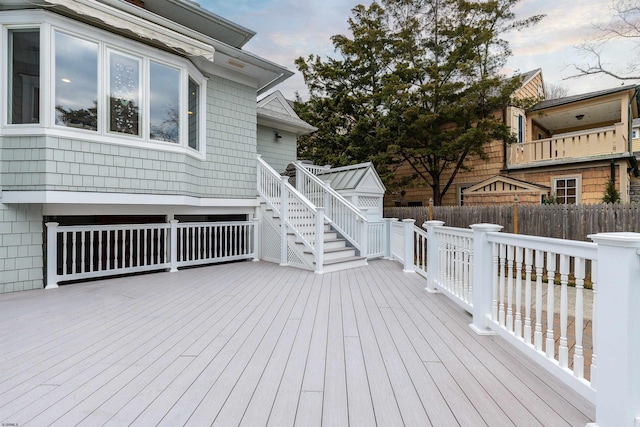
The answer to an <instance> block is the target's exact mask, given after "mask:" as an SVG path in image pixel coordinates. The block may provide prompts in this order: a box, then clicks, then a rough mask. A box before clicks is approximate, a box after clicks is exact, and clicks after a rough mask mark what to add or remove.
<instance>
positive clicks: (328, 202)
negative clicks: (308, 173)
mask: <svg viewBox="0 0 640 427" xmlns="http://www.w3.org/2000/svg"><path fill="white" fill-rule="evenodd" d="M324 185H326V186H327V188H331V181H325V182H324ZM323 203H324V206H323V208H324V214H325V215H326V216H328V217H329V218H331V215H332V214H333V212H331V194H330V193H329V192H328V191H325V192H324V199H323Z"/></svg>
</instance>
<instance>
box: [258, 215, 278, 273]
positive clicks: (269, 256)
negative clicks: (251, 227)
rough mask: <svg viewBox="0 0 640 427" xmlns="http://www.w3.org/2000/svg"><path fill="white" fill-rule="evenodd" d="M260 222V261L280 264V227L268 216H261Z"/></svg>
mask: <svg viewBox="0 0 640 427" xmlns="http://www.w3.org/2000/svg"><path fill="white" fill-rule="evenodd" d="M262 218H263V221H262V227H261V228H262V236H260V242H261V243H262V248H261V249H262V259H264V260H265V261H271V262H277V263H279V262H280V227H279V226H278V225H277V224H276V223H275V220H274V219H273V218H272V217H271V216H270V215H263V217H262Z"/></svg>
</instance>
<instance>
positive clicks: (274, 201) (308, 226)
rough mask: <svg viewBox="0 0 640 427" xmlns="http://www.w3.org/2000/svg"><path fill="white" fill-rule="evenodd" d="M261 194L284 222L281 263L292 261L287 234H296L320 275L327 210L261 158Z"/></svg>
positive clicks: (259, 165)
mask: <svg viewBox="0 0 640 427" xmlns="http://www.w3.org/2000/svg"><path fill="white" fill-rule="evenodd" d="M257 185H258V194H259V195H260V196H261V197H262V198H263V199H264V200H265V201H266V203H267V205H268V206H269V207H270V208H271V209H273V211H274V212H275V213H276V214H277V215H278V217H279V218H280V260H281V263H282V264H286V263H287V260H288V250H289V249H288V248H289V241H288V237H287V234H288V233H289V231H291V232H292V233H294V234H295V235H296V236H297V238H298V239H299V241H300V242H302V243H303V244H304V245H305V247H306V248H307V249H308V250H309V251H310V252H311V253H312V254H313V256H314V259H315V261H314V262H315V270H316V272H318V273H320V272H322V268H323V264H324V259H323V257H324V239H323V237H322V236H323V235H324V224H325V219H326V218H325V213H324V208H322V207H316V206H315V205H314V204H313V203H312V202H311V201H310V200H309V199H308V198H307V197H305V196H304V195H303V194H302V193H300V192H299V191H298V190H296V189H295V188H294V187H293V186H292V185H291V184H289V182H288V177H286V176H281V175H280V174H278V173H277V172H276V171H275V170H274V169H273V168H272V167H271V166H269V164H268V163H267V162H265V161H264V160H262V158H260V156H258V183H257Z"/></svg>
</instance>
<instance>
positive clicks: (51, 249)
mask: <svg viewBox="0 0 640 427" xmlns="http://www.w3.org/2000/svg"><path fill="white" fill-rule="evenodd" d="M45 225H46V226H47V284H46V286H45V287H44V288H45V289H55V288H57V287H58V223H57V222H47V223H46V224H45Z"/></svg>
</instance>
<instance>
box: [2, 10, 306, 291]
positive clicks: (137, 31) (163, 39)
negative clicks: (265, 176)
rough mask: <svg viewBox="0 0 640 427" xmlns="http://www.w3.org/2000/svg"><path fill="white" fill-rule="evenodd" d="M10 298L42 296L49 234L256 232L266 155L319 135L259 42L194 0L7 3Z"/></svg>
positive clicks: (283, 153) (282, 157)
mask: <svg viewBox="0 0 640 427" xmlns="http://www.w3.org/2000/svg"><path fill="white" fill-rule="evenodd" d="M0 27H1V29H2V31H1V32H0V46H2V48H1V49H0V52H2V53H1V55H2V59H1V60H0V88H1V90H0V98H1V99H0V105H3V106H5V107H6V108H1V109H0V112H1V113H0V114H1V117H0V147H1V149H0V160H1V174H0V190H1V193H0V194H1V197H0V293H1V292H8V291H14V290H22V289H34V288H42V287H43V269H44V264H45V261H46V254H45V253H44V249H43V243H45V242H43V236H45V235H46V233H45V225H44V224H45V223H47V222H50V221H55V222H58V223H59V224H60V225H71V224H73V225H77V224H84V225H87V224H116V223H158V222H160V223H163V222H164V223H166V222H167V221H170V220H172V219H178V220H180V222H190V221H193V222H195V221H217V220H248V219H251V218H254V217H256V216H257V212H258V207H259V202H258V199H257V197H256V157H257V155H258V154H261V155H262V156H263V158H264V159H266V160H267V161H268V162H269V163H272V164H273V167H274V168H276V169H277V170H279V171H283V170H284V168H285V167H286V165H287V164H288V163H290V162H294V161H295V160H296V152H295V144H296V136H297V135H300V134H303V133H306V132H311V131H313V130H314V129H315V128H313V127H312V126H310V125H308V124H307V123H305V122H303V121H302V120H300V119H299V118H298V117H297V116H296V114H295V113H294V112H293V110H292V109H291V107H290V106H289V105H288V103H287V102H286V100H284V98H283V96H282V94H280V93H279V92H275V93H272V94H271V95H268V96H266V97H265V98H264V99H262V100H261V101H260V102H258V103H257V102H256V100H257V96H258V95H261V94H264V93H266V92H267V91H269V90H270V89H272V88H273V87H274V86H276V85H277V84H279V83H280V82H282V81H283V80H285V79H287V78H288V77H290V76H291V75H292V73H291V72H290V71H288V70H287V69H286V68H284V67H282V66H279V65H276V64H274V63H273V62H270V61H267V60H265V59H262V58H259V57H257V56H255V55H253V54H251V53H249V52H246V51H244V50H243V49H242V47H243V45H244V44H245V43H246V42H247V41H249V40H250V39H251V37H253V36H254V34H255V33H254V32H252V31H251V30H248V29H246V28H244V27H242V26H240V25H237V24H235V23H232V22H230V21H228V20H226V19H224V18H222V17H220V16H217V15H215V14H213V13H211V12H209V11H207V10H205V9H203V8H201V7H199V6H198V5H197V4H196V3H194V2H191V1H187V0H145V1H135V2H125V1H119V0H75V1H71V0H49V1H46V2H44V1H26V0H24V1H22V0H8V1H3V2H2V3H1V4H0Z"/></svg>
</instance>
